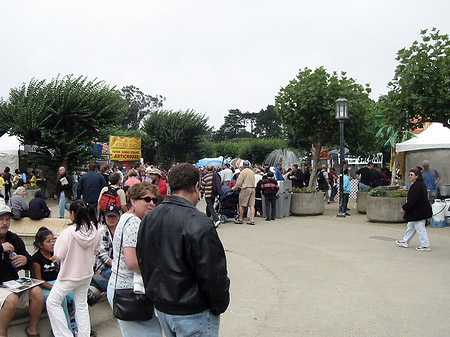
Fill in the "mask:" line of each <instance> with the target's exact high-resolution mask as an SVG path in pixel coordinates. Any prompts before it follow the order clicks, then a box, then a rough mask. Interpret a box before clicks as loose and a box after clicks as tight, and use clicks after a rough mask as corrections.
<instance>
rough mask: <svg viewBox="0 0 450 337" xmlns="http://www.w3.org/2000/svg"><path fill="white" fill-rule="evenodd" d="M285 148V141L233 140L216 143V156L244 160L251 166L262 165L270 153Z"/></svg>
mask: <svg viewBox="0 0 450 337" xmlns="http://www.w3.org/2000/svg"><path fill="white" fill-rule="evenodd" d="M286 148H288V146H287V144H286V141H284V140H282V139H233V140H231V141H224V142H220V143H217V144H216V156H224V157H225V158H227V157H231V158H244V159H247V160H250V162H252V163H253V164H262V163H263V161H264V159H265V158H266V156H267V155H268V154H269V153H270V152H272V151H273V150H276V149H286Z"/></svg>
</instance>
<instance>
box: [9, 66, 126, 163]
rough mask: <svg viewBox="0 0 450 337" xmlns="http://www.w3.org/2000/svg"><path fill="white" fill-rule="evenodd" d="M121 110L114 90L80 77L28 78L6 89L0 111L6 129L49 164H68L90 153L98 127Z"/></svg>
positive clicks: (116, 121)
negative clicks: (28, 145)
mask: <svg viewBox="0 0 450 337" xmlns="http://www.w3.org/2000/svg"><path fill="white" fill-rule="evenodd" d="M125 111H126V104H125V101H124V100H123V99H122V98H121V97H120V93H119V91H118V90H116V89H114V88H110V87H109V86H108V85H107V84H105V82H103V81H97V80H93V81H90V80H88V79H87V78H86V77H83V76H80V77H73V76H72V75H69V76H64V77H63V78H59V77H57V78H54V79H52V80H51V81H50V82H48V83H46V81H45V80H41V81H38V80H36V79H32V80H31V81H30V83H29V84H28V85H26V84H23V85H22V86H21V87H18V88H13V89H11V92H10V94H9V97H8V100H7V101H6V104H4V105H3V106H2V114H4V115H6V116H7V117H8V125H9V133H10V134H12V135H15V136H17V137H18V138H19V139H20V141H21V142H22V143H23V144H30V145H34V146H35V148H36V151H37V152H38V153H40V154H41V156H43V157H44V158H46V163H47V164H48V165H49V166H53V167H56V166H58V165H60V164H65V165H67V166H68V167H69V169H71V168H73V167H75V166H77V165H79V164H81V163H85V162H86V161H88V160H90V159H92V158H93V153H92V151H91V150H90V144H91V142H93V141H96V140H98V135H99V133H100V131H101V130H102V129H106V128H109V127H111V126H113V125H117V124H120V121H121V120H122V119H123V117H124V113H125Z"/></svg>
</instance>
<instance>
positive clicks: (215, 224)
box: [214, 220, 220, 228]
mask: <svg viewBox="0 0 450 337" xmlns="http://www.w3.org/2000/svg"><path fill="white" fill-rule="evenodd" d="M219 225H220V220H217V221H216V222H214V227H216V228H217V227H219Z"/></svg>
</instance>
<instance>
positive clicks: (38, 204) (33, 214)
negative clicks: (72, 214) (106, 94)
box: [28, 191, 50, 220]
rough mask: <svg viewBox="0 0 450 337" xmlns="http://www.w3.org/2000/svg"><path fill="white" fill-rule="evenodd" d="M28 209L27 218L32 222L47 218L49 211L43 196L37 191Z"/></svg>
mask: <svg viewBox="0 0 450 337" xmlns="http://www.w3.org/2000/svg"><path fill="white" fill-rule="evenodd" d="M29 205H30V207H29V208H28V216H29V217H30V218H31V219H33V220H40V219H43V218H48V216H49V215H50V210H49V209H48V206H47V203H46V202H45V200H44V195H43V194H42V192H41V191H37V192H36V194H35V196H34V199H32V200H31V201H30V204H29Z"/></svg>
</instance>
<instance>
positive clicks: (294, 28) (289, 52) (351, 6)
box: [0, 0, 450, 129]
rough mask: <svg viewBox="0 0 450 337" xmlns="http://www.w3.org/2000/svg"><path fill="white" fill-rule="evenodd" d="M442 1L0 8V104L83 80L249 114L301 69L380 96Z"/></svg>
mask: <svg viewBox="0 0 450 337" xmlns="http://www.w3.org/2000/svg"><path fill="white" fill-rule="evenodd" d="M449 13H450V1H444V0H439V1H438V0H430V1H418V0H377V1H369V0H341V1H336V0H334V1H332V0H324V1H320V0H319V1H317V0H316V1H301V0H297V1H295V0H293V1H286V0H276V1H275V0H273V1H267V0H258V1H253V0H239V1H237V0H228V1H214V0H210V1H204V0H190V1H189V0H184V1H181V0H165V1H151V0H147V1H145V0H142V1H111V0H108V1H103V0H102V1H98V0H89V1H84V0H81V1H80V0H78V1H64V0H57V1H49V0H38V1H31V0H29V1H23V0H14V1H2V2H1V4H0V31H1V36H2V38H1V42H2V48H1V53H0V61H1V63H0V69H1V72H0V97H3V99H7V97H8V94H9V91H10V89H11V88H13V87H17V86H20V85H21V84H22V83H24V82H25V83H28V82H29V81H30V79H32V78H33V77H34V78H37V79H47V80H50V79H51V78H54V77H56V76H57V75H58V74H61V75H67V74H74V75H76V76H79V75H85V76H87V77H88V78H89V79H94V78H97V79H101V80H104V81H105V82H106V83H108V84H109V85H111V86H116V87H117V88H119V89H120V88H122V87H123V86H125V85H134V86H137V87H139V88H140V89H141V90H142V91H143V92H145V93H147V94H150V95H156V94H158V95H162V96H165V97H166V102H165V104H164V108H166V109H172V110H180V109H181V110H186V109H194V110H195V111H196V112H200V113H205V114H206V116H208V118H209V124H210V125H211V126H214V127H215V128H216V129H217V128H218V127H220V125H222V124H223V121H224V119H223V117H224V116H225V115H226V114H227V112H228V110H230V109H240V110H241V111H249V112H258V111H260V110H261V109H264V108H265V107H266V106H267V105H269V104H274V100H275V96H276V95H277V93H278V91H279V89H280V88H281V87H284V86H285V85H287V84H288V83H289V81H290V80H291V79H293V78H294V77H295V76H296V75H297V73H298V71H299V69H303V68H305V67H308V68H312V69H314V68H316V67H319V66H324V67H325V68H326V69H327V70H328V71H329V72H332V71H338V72H340V71H346V72H347V75H348V76H350V77H353V78H355V79H356V80H357V82H358V83H360V84H365V83H370V85H371V88H372V90H373V92H372V94H371V97H372V98H373V99H375V100H376V99H378V96H379V95H381V94H385V93H386V92H387V88H386V86H387V83H388V82H389V81H390V80H391V79H392V77H393V74H394V70H395V67H396V65H397V61H396V60H395V57H396V53H397V51H398V50H399V49H401V48H403V47H406V46H410V45H411V44H412V42H413V41H414V40H418V39H419V38H420V30H421V29H424V28H432V27H436V28H438V29H440V30H441V32H442V33H445V34H449V33H450V19H449Z"/></svg>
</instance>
